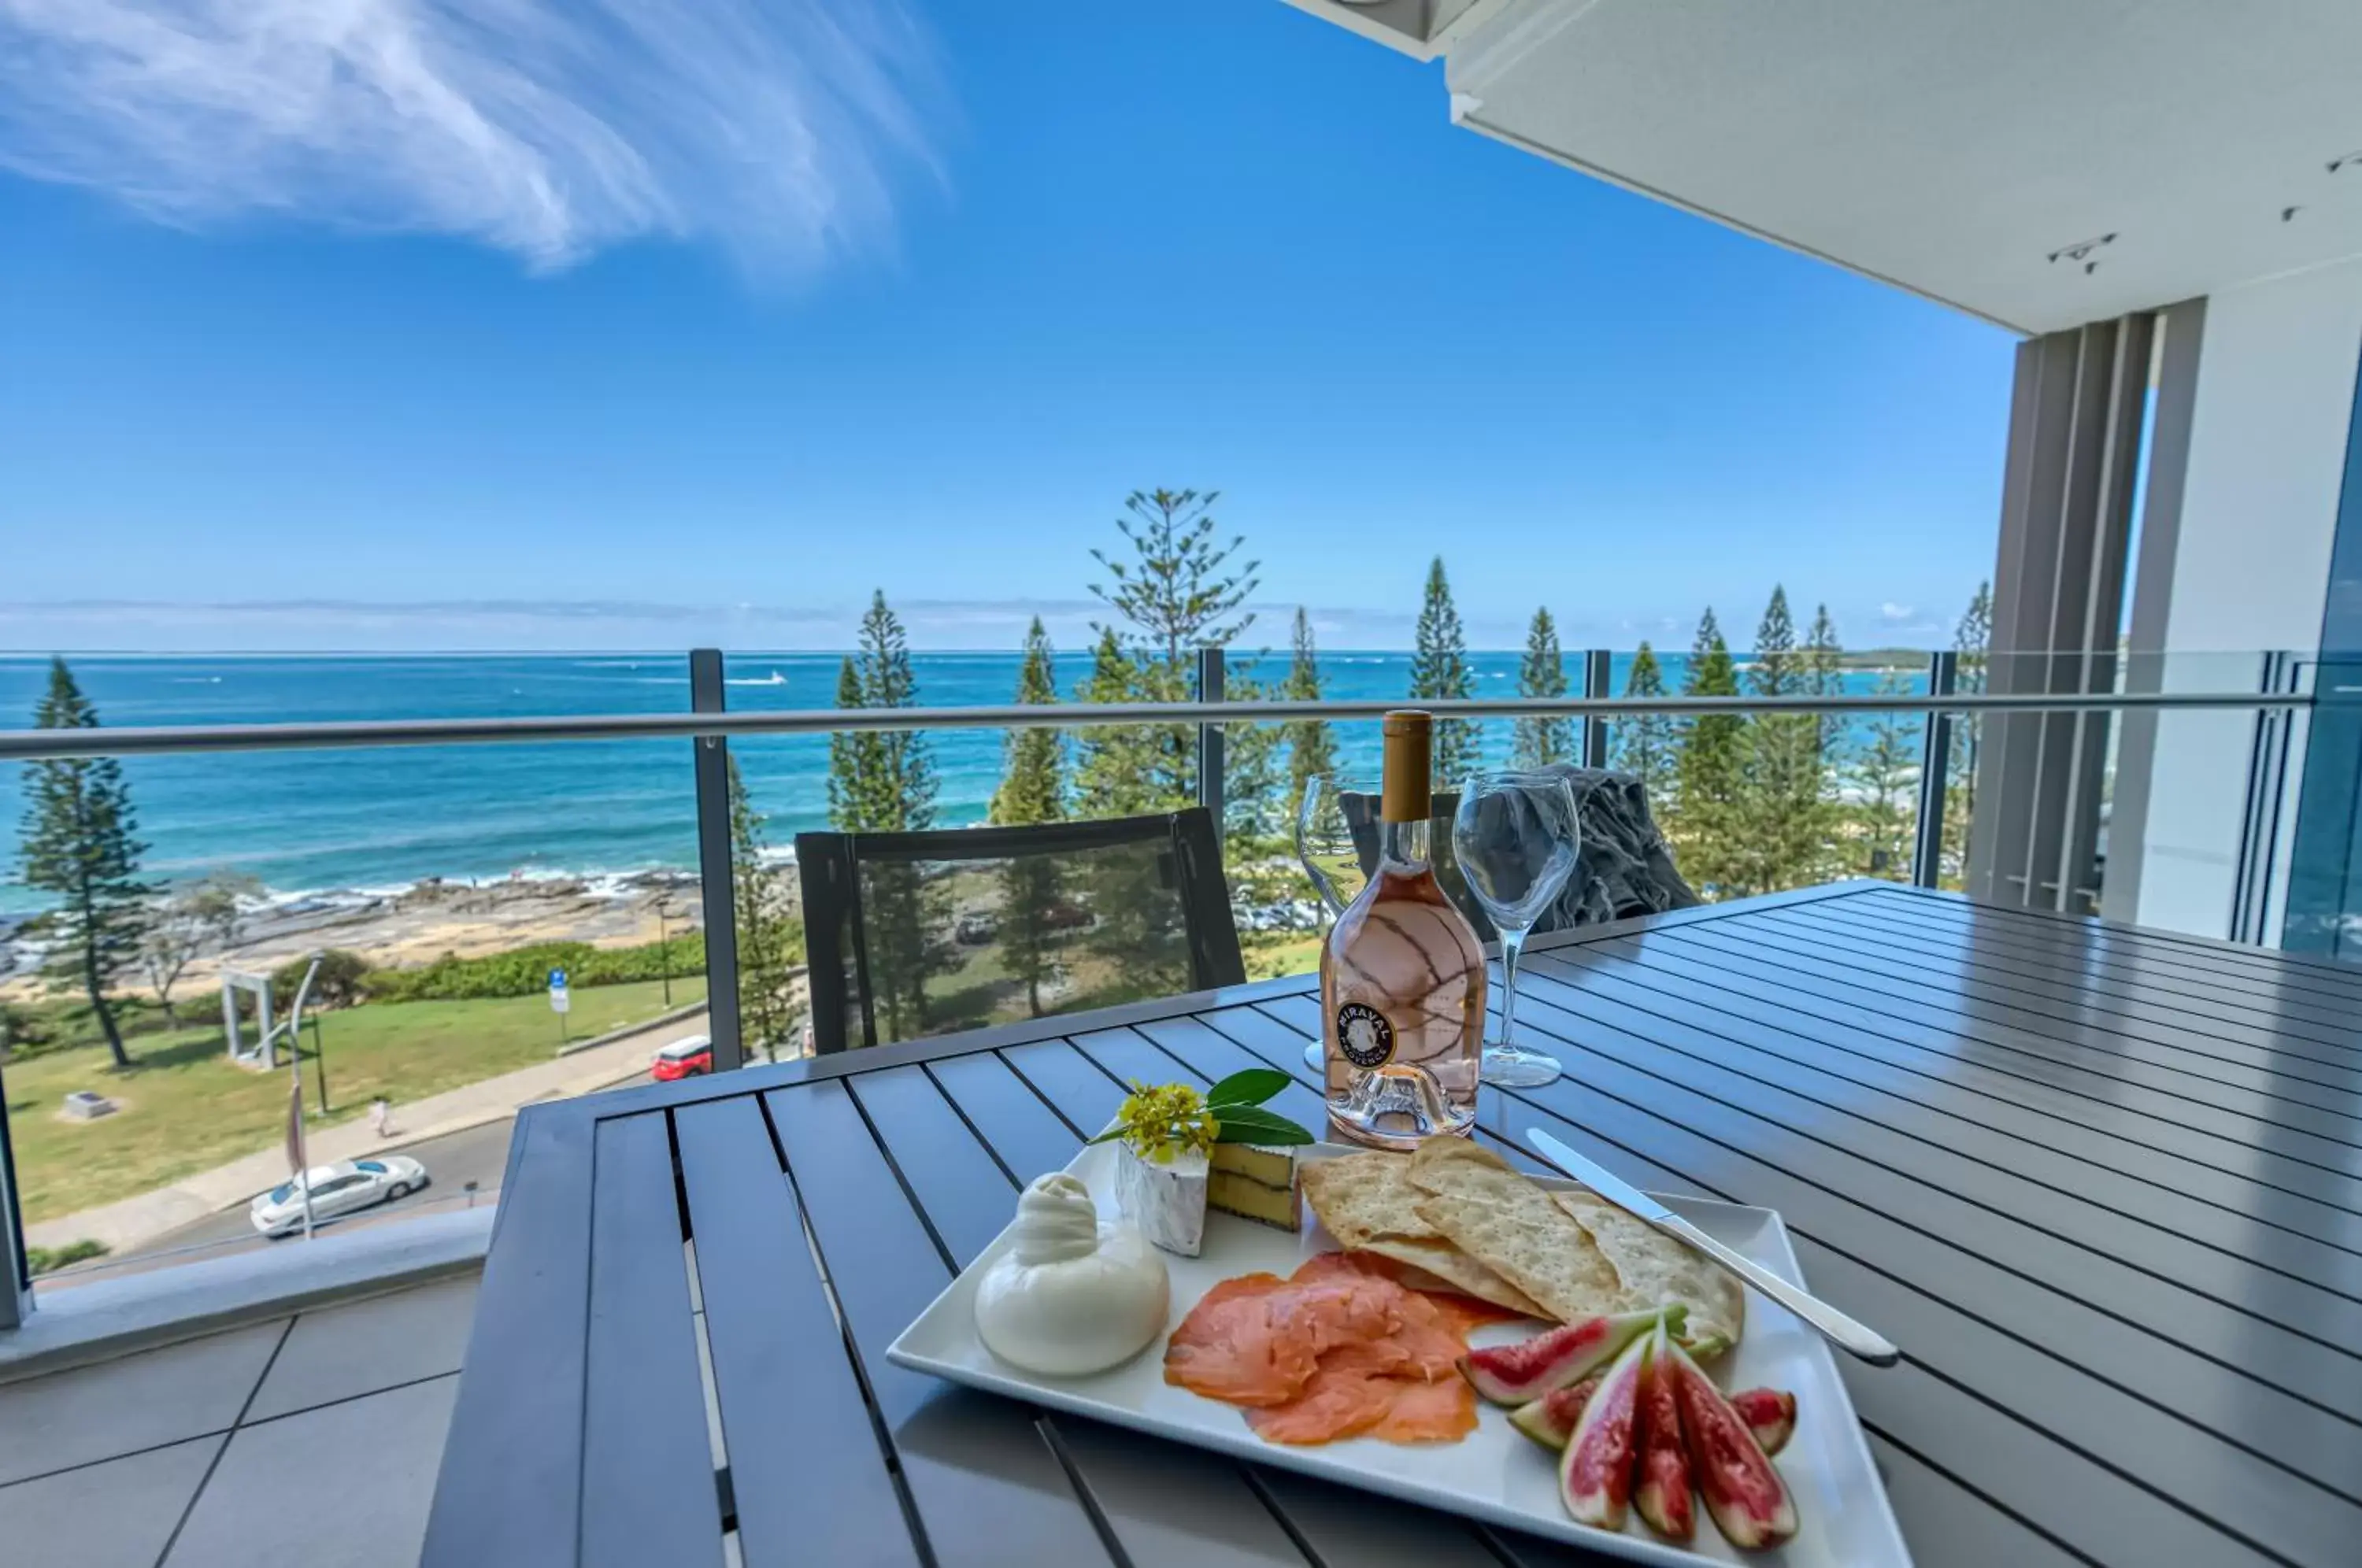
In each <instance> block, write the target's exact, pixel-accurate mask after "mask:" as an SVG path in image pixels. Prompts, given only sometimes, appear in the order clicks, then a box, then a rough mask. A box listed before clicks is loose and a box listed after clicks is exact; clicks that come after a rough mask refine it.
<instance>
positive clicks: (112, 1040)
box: [82, 940, 131, 1072]
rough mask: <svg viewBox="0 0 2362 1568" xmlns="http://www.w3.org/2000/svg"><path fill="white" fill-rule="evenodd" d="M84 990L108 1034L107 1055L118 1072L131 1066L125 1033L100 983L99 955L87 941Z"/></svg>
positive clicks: (83, 961)
mask: <svg viewBox="0 0 2362 1568" xmlns="http://www.w3.org/2000/svg"><path fill="white" fill-rule="evenodd" d="M82 978H83V988H84V989H86V990H87V991H89V993H90V1010H91V1011H93V1012H94V1013H96V1014H97V1015H98V1026H99V1028H101V1029H102V1030H104V1031H105V1032H106V1054H107V1055H110V1056H112V1057H114V1058H115V1067H116V1071H117V1072H123V1071H126V1070H127V1069H128V1068H129V1067H130V1066H131V1054H130V1053H129V1052H127V1051H126V1050H125V1049H124V1048H123V1031H122V1030H121V1029H120V1028H119V1027H117V1025H116V1021H115V1009H114V1008H113V1007H112V1006H111V1005H109V1004H108V1002H107V999H106V988H105V987H104V986H101V985H100V984H99V983H98V955H97V953H96V952H95V951H94V950H93V949H92V948H91V946H90V944H89V943H88V941H87V940H85V941H84V943H83V950H82Z"/></svg>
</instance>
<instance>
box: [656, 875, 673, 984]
mask: <svg viewBox="0 0 2362 1568" xmlns="http://www.w3.org/2000/svg"><path fill="white" fill-rule="evenodd" d="M671 919H672V903H671V900H669V898H663V899H658V900H657V967H659V968H661V969H662V970H663V971H664V1004H665V1010H666V1011H668V1012H669V1011H671V1010H672V927H671V925H670V924H669V922H670V921H671Z"/></svg>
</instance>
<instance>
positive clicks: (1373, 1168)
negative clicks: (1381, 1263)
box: [1297, 1153, 1439, 1248]
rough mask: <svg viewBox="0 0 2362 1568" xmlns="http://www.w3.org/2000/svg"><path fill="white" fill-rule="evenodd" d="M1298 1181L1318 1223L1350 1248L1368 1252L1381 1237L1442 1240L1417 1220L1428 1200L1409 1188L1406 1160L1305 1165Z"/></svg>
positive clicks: (1363, 1158)
mask: <svg viewBox="0 0 2362 1568" xmlns="http://www.w3.org/2000/svg"><path fill="white" fill-rule="evenodd" d="M1297 1182H1298V1183H1299V1184H1300V1185H1301V1186H1302V1187H1303V1188H1304V1201H1305V1202H1307V1203H1309V1204H1310V1205H1312V1212H1314V1213H1315V1214H1318V1215H1319V1216H1320V1223H1321V1224H1323V1225H1325V1226H1327V1227H1328V1228H1329V1233H1330V1235H1332V1236H1334V1237H1336V1238H1337V1240H1338V1241H1340V1242H1342V1243H1344V1245H1345V1246H1346V1247H1348V1248H1353V1247H1366V1246H1368V1245H1369V1244H1370V1242H1373V1241H1375V1240H1376V1239H1377V1238H1378V1237H1380V1236H1407V1237H1410V1238H1413V1239H1424V1240H1429V1241H1432V1240H1437V1239H1439V1238H1437V1237H1436V1235H1435V1232H1434V1231H1431V1230H1429V1228H1428V1227H1427V1225H1426V1224H1425V1223H1424V1222H1423V1221H1422V1220H1420V1219H1419V1217H1418V1200H1419V1199H1420V1198H1422V1197H1424V1196H1425V1194H1423V1193H1421V1192H1420V1191H1419V1190H1418V1188H1417V1187H1413V1186H1412V1185H1411V1183H1410V1156H1409V1155H1407V1154H1377V1153H1372V1154H1341V1155H1340V1156H1338V1157H1337V1158H1336V1159H1333V1160H1305V1161H1302V1162H1301V1163H1300V1164H1299V1165H1297Z"/></svg>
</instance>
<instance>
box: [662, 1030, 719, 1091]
mask: <svg viewBox="0 0 2362 1568" xmlns="http://www.w3.org/2000/svg"><path fill="white" fill-rule="evenodd" d="M712 1070H713V1042H712V1041H711V1040H709V1039H707V1038H706V1037H705V1036H704V1035H702V1034H690V1035H685V1036H683V1037H682V1038H680V1039H679V1040H676V1041H674V1042H673V1043H671V1044H669V1045H668V1046H666V1047H664V1048H663V1049H662V1050H660V1051H658V1052H657V1055H656V1060H655V1061H653V1062H651V1063H649V1064H648V1077H652V1078H654V1079H656V1081H657V1082H658V1083H660V1084H666V1083H670V1082H671V1081H672V1080H673V1079H675V1078H693V1077H697V1076H698V1075H699V1074H701V1073H710V1072H712Z"/></svg>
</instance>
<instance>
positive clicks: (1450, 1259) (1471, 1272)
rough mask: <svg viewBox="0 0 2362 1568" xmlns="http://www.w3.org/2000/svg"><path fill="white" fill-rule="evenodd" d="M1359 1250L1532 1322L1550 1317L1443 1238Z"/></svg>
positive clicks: (1394, 1240) (1372, 1244)
mask: <svg viewBox="0 0 2362 1568" xmlns="http://www.w3.org/2000/svg"><path fill="white" fill-rule="evenodd" d="M1355 1250H1356V1251H1360V1252H1364V1253H1376V1254H1377V1255H1378V1256H1380V1257H1382V1258H1392V1259H1394V1260H1395V1261H1396V1263H1403V1264H1410V1265H1411V1267H1413V1268H1414V1269H1417V1270H1418V1271H1420V1272H1421V1273H1424V1274H1429V1275H1434V1276H1435V1281H1436V1283H1437V1284H1438V1285H1439V1286H1442V1287H1443V1288H1445V1289H1447V1290H1456V1291H1458V1292H1460V1293H1461V1294H1462V1296H1473V1297H1475V1298H1476V1299H1477V1300H1479V1301H1490V1302H1491V1303H1492V1304H1493V1305H1494V1306H1496V1307H1507V1309H1509V1310H1510V1311H1512V1312H1522V1313H1524V1314H1525V1315H1526V1316H1527V1317H1529V1318H1548V1317H1549V1316H1550V1313H1549V1312H1548V1311H1547V1310H1546V1309H1544V1308H1543V1307H1542V1305H1541V1303H1540V1302H1538V1301H1536V1300H1535V1299H1534V1298H1533V1297H1530V1296H1528V1295H1527V1294H1526V1293H1525V1292H1524V1291H1522V1290H1520V1289H1518V1287H1517V1286H1514V1285H1511V1284H1510V1283H1509V1282H1508V1281H1507V1280H1506V1279H1503V1278H1502V1277H1501V1276H1500V1275H1497V1274H1495V1273H1494V1272H1493V1271H1492V1270H1491V1269H1489V1268H1486V1267H1485V1265H1484V1264H1481V1263H1478V1262H1477V1261H1476V1260H1475V1259H1474V1258H1472V1257H1470V1256H1469V1255H1468V1254H1467V1253H1463V1252H1462V1251H1461V1250H1460V1249H1459V1248H1458V1247H1455V1246H1453V1245H1452V1244H1451V1242H1447V1241H1445V1240H1444V1239H1443V1238H1442V1237H1441V1236H1440V1235H1439V1236H1437V1237H1436V1238H1435V1239H1433V1240H1432V1241H1428V1240H1422V1239H1419V1238H1417V1237H1410V1236H1378V1237H1374V1238H1373V1239H1372V1240H1371V1241H1369V1242H1364V1243H1363V1245H1362V1246H1361V1247H1359V1248H1357V1249H1355ZM1404 1283H1406V1284H1408V1283H1409V1282H1408V1281H1405V1282H1404Z"/></svg>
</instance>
